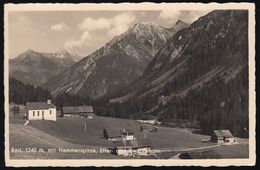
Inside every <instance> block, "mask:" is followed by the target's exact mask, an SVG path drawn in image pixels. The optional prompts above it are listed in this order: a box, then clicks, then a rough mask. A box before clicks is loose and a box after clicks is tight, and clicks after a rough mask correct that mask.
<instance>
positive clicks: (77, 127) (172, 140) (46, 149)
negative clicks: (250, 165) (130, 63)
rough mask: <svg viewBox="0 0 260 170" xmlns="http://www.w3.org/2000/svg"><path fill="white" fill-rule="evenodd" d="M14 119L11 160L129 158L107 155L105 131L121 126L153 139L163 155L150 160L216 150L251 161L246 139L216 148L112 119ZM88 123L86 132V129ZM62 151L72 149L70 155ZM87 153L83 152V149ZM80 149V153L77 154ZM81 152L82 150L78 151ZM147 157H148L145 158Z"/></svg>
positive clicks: (181, 133) (192, 137)
mask: <svg viewBox="0 0 260 170" xmlns="http://www.w3.org/2000/svg"><path fill="white" fill-rule="evenodd" d="M24 122H25V121H24V120H19V119H11V120H10V124H9V125H10V129H9V133H10V134H9V137H10V139H9V141H10V158H11V159H126V158H127V159H129V158H130V157H123V156H116V155H112V154H110V153H107V152H106V151H107V150H106V149H107V148H109V147H112V146H113V144H112V142H111V141H108V140H106V139H105V138H104V137H103V129H105V128H108V127H119V128H125V129H131V130H133V131H134V134H135V137H136V139H137V140H142V139H144V136H146V138H148V139H150V140H151V143H152V146H153V148H154V149H155V150H159V151H160V152H159V153H157V154H155V156H152V157H147V158H149V159H170V158H172V157H173V156H174V155H177V154H178V153H183V152H189V151H201V150H214V151H216V152H218V153H220V155H221V156H222V158H248V143H247V139H237V141H238V143H236V144H234V145H225V146H223V145H216V143H213V142H202V141H204V140H206V141H207V140H209V139H210V136H207V135H201V134H194V133H191V131H190V130H187V129H180V128H168V127H159V129H158V132H146V133H144V132H141V131H140V126H141V125H143V123H141V122H138V121H135V120H128V119H118V118H109V117H95V118H94V119H81V118H58V119H57V121H56V122H54V121H44V120H39V121H31V122H30V124H29V125H27V126H24V125H23V124H24ZM85 124H86V131H84V126H85ZM59 149H72V151H70V152H69V153H66V152H63V151H62V150H59ZM84 149H85V151H84V153H83V152H82V150H84ZM75 150H77V151H75ZM78 150H80V151H78ZM144 158H145V157H144Z"/></svg>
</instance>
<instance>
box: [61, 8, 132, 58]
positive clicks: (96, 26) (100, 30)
mask: <svg viewBox="0 0 260 170" xmlns="http://www.w3.org/2000/svg"><path fill="white" fill-rule="evenodd" d="M134 21H136V16H135V15H134V13H130V12H127V13H120V14H118V15H116V16H114V17H110V18H104V17H103V18H98V19H95V18H91V17H87V18H85V19H84V20H83V21H82V22H81V23H80V24H79V25H78V26H79V27H78V28H79V30H80V31H82V34H81V36H80V37H79V38H78V39H77V40H68V41H67V42H65V45H64V46H65V48H66V49H67V50H69V51H77V52H82V51H83V50H84V51H87V53H88V54H89V53H90V52H93V51H94V50H96V49H97V48H99V47H100V45H101V44H105V43H106V42H107V41H109V40H110V39H112V38H113V37H114V36H116V35H119V34H122V33H123V32H125V31H127V29H128V28H129V26H130V25H131V24H133V23H134ZM90 35H91V36H90ZM92 37H94V38H92ZM90 42H91V43H90Z"/></svg>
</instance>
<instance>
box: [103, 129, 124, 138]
mask: <svg viewBox="0 0 260 170" xmlns="http://www.w3.org/2000/svg"><path fill="white" fill-rule="evenodd" d="M105 131H106V133H107V137H109V138H112V137H119V136H121V133H120V131H121V129H120V128H106V129H105Z"/></svg>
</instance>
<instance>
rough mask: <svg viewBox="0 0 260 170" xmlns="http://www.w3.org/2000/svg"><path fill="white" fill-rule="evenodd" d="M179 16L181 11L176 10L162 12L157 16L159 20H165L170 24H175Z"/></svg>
mask: <svg viewBox="0 0 260 170" xmlns="http://www.w3.org/2000/svg"><path fill="white" fill-rule="evenodd" d="M180 15H181V11H178V10H170V11H162V12H161V13H160V14H159V18H161V19H163V20H166V21H167V22H170V23H175V22H176V21H177V20H178V19H179V17H180Z"/></svg>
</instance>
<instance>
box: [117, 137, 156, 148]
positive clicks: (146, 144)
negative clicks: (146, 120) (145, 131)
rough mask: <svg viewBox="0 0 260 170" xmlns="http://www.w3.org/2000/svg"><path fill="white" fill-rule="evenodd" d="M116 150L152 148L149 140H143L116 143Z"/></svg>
mask: <svg viewBox="0 0 260 170" xmlns="http://www.w3.org/2000/svg"><path fill="white" fill-rule="evenodd" d="M113 144H114V147H115V148H133V149H137V148H143V147H151V141H150V140H148V139H142V140H127V141H114V142H113Z"/></svg>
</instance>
